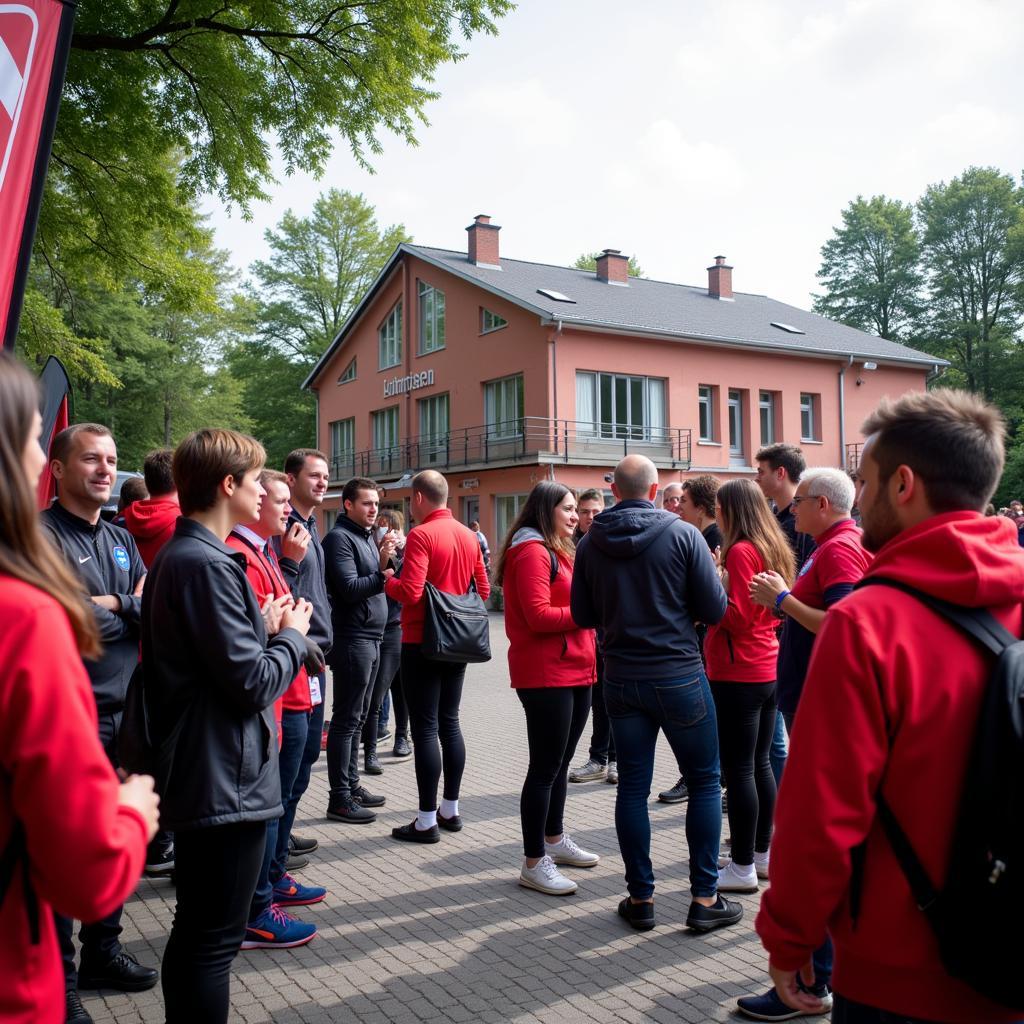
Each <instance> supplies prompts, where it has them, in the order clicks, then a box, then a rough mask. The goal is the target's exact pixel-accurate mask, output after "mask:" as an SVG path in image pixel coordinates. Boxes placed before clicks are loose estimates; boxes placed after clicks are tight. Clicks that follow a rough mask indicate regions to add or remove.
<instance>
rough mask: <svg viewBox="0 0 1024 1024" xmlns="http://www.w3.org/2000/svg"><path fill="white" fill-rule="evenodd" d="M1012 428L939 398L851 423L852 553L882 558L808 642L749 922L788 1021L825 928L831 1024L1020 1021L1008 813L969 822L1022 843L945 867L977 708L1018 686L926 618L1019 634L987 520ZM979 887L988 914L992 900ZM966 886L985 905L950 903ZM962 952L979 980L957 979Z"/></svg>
mask: <svg viewBox="0 0 1024 1024" xmlns="http://www.w3.org/2000/svg"><path fill="white" fill-rule="evenodd" d="M1004 430H1005V428H1004V425H1003V422H1002V419H1001V417H1000V414H999V413H998V411H997V410H996V409H994V408H993V407H992V406H989V405H986V404H985V403H984V402H983V401H982V400H981V399H979V398H977V397H976V396H974V395H971V394H968V393H966V392H958V391H952V390H943V389H939V390H935V391H932V392H929V393H918V392H913V393H909V394H906V395H904V396H903V397H901V398H900V399H899V400H898V401H896V402H890V401H889V400H883V402H882V403H881V405H880V406H879V407H878V409H877V410H876V411H875V412H874V413H873V414H872V415H871V416H869V417H868V419H867V420H866V421H865V423H864V425H863V427H862V431H863V433H864V435H865V437H866V438H867V441H866V443H865V445H864V449H863V451H862V455H861V461H860V466H859V469H858V481H857V482H858V488H859V502H858V504H859V507H860V511H861V516H862V525H863V529H864V536H863V543H864V545H865V547H867V548H868V549H869V550H872V551H874V552H875V555H876V557H875V559H874V561H873V562H872V564H871V566H870V567H869V569H868V571H867V573H866V575H865V577H864V580H863V582H862V586H861V587H860V588H858V589H857V590H855V591H854V592H853V593H852V594H850V595H849V596H847V597H845V598H844V599H843V600H842V601H841V602H840V603H838V604H837V605H835V606H834V607H832V608H831V609H830V610H829V612H828V615H827V616H826V617H825V620H824V623H823V625H822V627H821V630H820V632H819V633H818V636H817V640H816V643H815V646H814V652H813V654H812V657H811V662H810V666H809V668H808V672H807V677H806V681H805V685H804V689H803V693H802V695H801V699H800V706H799V708H798V710H797V713H796V719H795V723H794V739H793V746H792V751H791V754H790V759H789V763H788V764H787V766H786V771H785V781H784V784H783V786H782V790H781V794H780V799H779V802H778V806H777V809H776V832H775V837H774V839H773V844H772V862H771V882H772V884H771V887H770V888H769V889H768V890H767V892H766V893H765V894H764V896H763V898H762V902H761V911H760V913H759V914H758V917H757V922H756V927H757V931H758V934H759V935H760V936H761V940H762V942H763V943H764V945H765V948H766V949H767V950H768V954H769V958H770V973H771V976H772V980H773V982H774V984H775V988H776V992H777V994H778V995H779V997H780V999H782V1001H783V1002H784V1003H786V1005H788V1006H790V1007H792V1008H793V1009H794V1011H797V1012H795V1013H794V1014H793V1016H799V1015H802V1014H811V1013H814V1012H820V1008H819V1006H820V1001H819V1000H818V999H817V998H816V997H814V996H813V995H811V994H810V993H809V992H808V991H807V990H808V989H809V988H811V987H812V986H813V984H814V979H813V967H812V966H811V953H812V951H813V950H814V949H815V948H816V947H817V946H818V945H819V944H820V943H821V941H822V939H823V938H824V936H825V934H826V930H827V932H828V934H829V935H831V937H832V941H833V943H834V946H835V971H834V975H833V989H834V1006H833V1015H832V1020H833V1022H834V1024H869V1022H870V1024H880V1022H883V1021H892V1020H898V1021H900V1022H901V1024H902V1022H915V1021H944V1022H947V1024H978V1022H982V1021H984V1022H992V1024H1008V1022H1011V1021H1019V1020H1021V1019H1022V1018H1024V998H1022V995H1021V991H1022V990H1021V989H1020V987H1019V984H1018V983H1017V979H1016V969H1015V966H1014V962H1015V961H1016V960H1019V951H1020V942H1019V932H1018V931H1017V929H1019V918H1020V913H1021V911H1022V910H1024V907H1022V906H1021V905H1020V904H1021V893H1022V891H1024V890H1022V888H1021V887H1020V884H1019V883H1018V882H1016V881H1015V877H1016V876H1015V874H1014V869H1016V871H1017V873H1018V874H1019V872H1020V869H1021V864H1020V857H1019V855H1020V849H1021V816H1020V813H1019V806H1018V808H1017V809H1016V810H1017V813H1016V814H1015V815H1011V816H1008V817H1007V818H1006V819H1005V820H1001V819H999V818H998V817H997V816H996V817H993V816H989V819H988V820H986V821H982V822H981V823H980V825H979V830H980V831H981V832H982V833H984V830H985V829H986V828H988V827H993V828H998V827H1001V826H1002V827H1005V828H1006V829H1007V834H1008V835H1010V836H1011V837H1013V841H1012V842H1011V843H1010V844H1009V852H1007V853H1005V854H1003V857H1004V859H1003V860H993V862H992V863H991V864H990V865H988V866H986V867H985V868H984V874H983V875H982V877H981V878H980V879H979V878H977V877H974V876H973V875H971V874H970V873H969V872H965V871H963V870H961V869H957V870H955V871H954V870H951V867H950V865H951V864H952V863H954V862H959V861H960V859H961V853H962V850H961V849H960V847H961V845H962V844H963V843H964V842H965V841H966V842H968V843H970V842H971V841H972V836H971V835H970V834H965V832H964V831H963V830H962V829H961V828H960V822H961V820H962V818H963V815H964V813H965V809H967V810H968V811H969V809H970V808H971V806H972V805H974V804H976V802H977V801H979V800H986V799H988V798H989V797H990V795H991V794H989V793H987V792H979V791H978V788H977V787H976V786H975V784H974V783H973V782H971V783H968V781H967V779H968V775H969V773H973V772H975V770H976V758H975V756H974V753H973V751H974V748H975V740H976V736H982V737H985V730H986V729H987V727H988V726H990V725H991V724H992V723H991V720H990V719H991V716H992V715H993V714H996V715H999V709H998V705H997V704H993V705H992V706H991V707H992V708H994V709H995V710H994V711H993V710H991V709H990V708H988V707H987V706H986V707H985V710H984V711H983V701H985V700H987V695H988V694H989V692H990V690H991V688H992V687H994V686H996V687H1003V686H1005V685H1006V684H1007V683H1008V682H1011V683H1015V685H1016V686H1017V687H1018V692H1019V688H1020V685H1021V679H1020V677H1019V675H1018V676H1017V677H1016V678H1014V677H1013V676H1010V677H1007V676H1005V675H1002V674H994V672H993V668H994V665H995V661H996V659H995V658H994V657H993V656H992V655H991V654H990V653H989V652H988V650H987V649H986V646H984V645H983V644H982V643H979V642H978V641H977V640H975V639H973V638H972V637H971V636H970V635H969V633H968V632H967V631H966V629H964V628H962V627H961V626H959V625H957V624H955V623H954V622H953V621H951V620H950V619H949V618H948V617H947V615H946V614H944V613H942V612H941V611H937V610H936V607H933V606H931V605H930V604H929V602H933V601H935V600H938V601H941V602H948V603H949V604H952V605H959V606H960V614H962V615H964V616H966V618H967V619H968V620H970V621H983V620H987V621H990V622H992V623H993V625H994V626H995V631H996V632H1000V631H1001V630H1007V631H1009V633H1010V634H1012V637H1013V638H1016V637H1019V636H1020V635H1021V631H1022V626H1024V621H1022V619H1024V615H1022V601H1024V553H1022V552H1021V550H1020V547H1019V546H1018V544H1017V537H1016V531H1015V530H1014V528H1013V524H1012V523H1009V522H1008V521H1003V520H1002V519H1000V518H999V517H986V516H985V515H984V508H985V505H986V504H987V503H988V501H989V500H990V499H991V497H992V493H993V491H994V490H995V488H996V485H997V483H998V482H999V478H1000V475H1001V473H1002V469H1003V461H1004ZM882 581H887V583H888V585H870V584H872V583H875V584H881V582H882ZM900 587H908V588H913V589H914V590H916V591H917V592H919V594H920V595H921V596H918V595H917V594H915V593H907V592H905V591H903V590H901V589H898V588H900ZM1011 650H1017V649H1016V648H1011ZM1017 653H1019V651H1018V652H1017ZM1018 664H1019V662H1018ZM991 692H992V693H993V694H994V695H995V696H997V697H998V696H1000V695H1001V691H999V690H991ZM998 724H999V725H1000V727H1001V728H1003V732H1002V734H1001V735H1002V736H1003V737H1004V740H1003V741H1001V742H1005V744H1006V749H1004V750H1002V751H1001V753H1002V754H1003V755H1004V756H1005V755H1008V768H1007V770H1005V772H1004V774H1003V775H1002V776H1000V777H997V778H995V779H990V780H989V781H990V782H992V783H993V784H994V785H993V787H992V788H994V789H996V790H1001V791H1002V792H1004V793H1012V792H1014V787H1017V788H1018V789H1019V783H1020V778H1021V764H1022V753H1021V751H1022V745H1024V736H1022V732H1024V728H1022V723H1021V716H1020V709H1019V708H1018V709H1017V712H1016V719H1014V718H1013V717H1012V715H1011V714H1009V713H1003V714H1002V716H1001V720H1000V721H999V723H998ZM1013 725H1015V727H1016V729H1017V731H1016V732H1014V731H1013V729H1012V728H1011V726H1013ZM989 747H990V744H988V743H983V744H982V745H981V750H982V752H983V753H985V752H988V749H989ZM965 795H966V798H965ZM1018 799H1019V797H1018ZM809 809H811V810H810V812H809ZM889 812H891V816H892V821H894V822H895V823H896V827H897V828H898V830H899V834H900V835H901V836H903V837H905V841H906V846H907V847H908V848H910V849H912V851H913V853H914V854H915V855H916V858H917V859H918V860H919V861H920V865H921V868H922V869H923V873H924V875H925V876H926V877H927V882H928V884H929V885H930V886H931V887H933V888H934V889H935V890H937V891H939V892H940V893H941V894H942V895H941V897H940V900H939V903H938V904H937V906H940V907H945V908H946V909H947V910H948V909H949V908H950V907H952V908H953V909H954V910H955V911H956V912H957V913H958V914H959V917H958V919H957V920H956V921H955V924H956V927H955V928H953V929H951V930H950V931H948V932H947V933H946V940H947V941H946V942H944V944H943V946H942V947H940V944H939V941H938V938H937V935H936V932H935V931H934V930H933V928H932V924H931V918H930V917H929V916H928V913H932V914H934V908H929V909H928V913H926V912H925V911H923V910H922V909H919V906H918V901H917V899H915V895H914V892H913V891H912V886H911V882H910V881H909V879H908V874H907V870H906V868H905V866H904V865H901V861H905V860H906V857H905V856H904V854H905V851H903V853H901V854H900V855H897V850H896V847H895V846H894V845H893V839H892V838H890V835H891V834H893V829H892V827H891V822H890V821H889V820H888V819H887V814H888V813H889ZM993 835H996V833H993ZM980 839H981V843H982V846H984V845H987V843H988V837H987V836H986V835H985V834H981V836H980ZM1001 849H1002V848H1001ZM1013 852H1016V854H1017V855H1018V856H1017V859H1016V860H1014V858H1013V857H1012V856H1011V854H1012V853H1013ZM1007 864H1009V867H1010V870H1009V871H1007V870H1006V867H1007ZM915 885H916V887H920V879H916V880H915ZM990 885H991V886H994V887H997V888H994V889H992V890H991V891H992V892H994V893H995V894H996V905H997V906H998V907H999V909H998V910H997V911H995V912H993V911H991V910H990V909H989V906H990V904H989V902H987V901H986V900H985V898H984V895H985V890H986V889H987V888H988V887H989V886H990ZM972 886H973V887H974V891H975V892H976V893H977V894H980V895H976V896H975V897H974V898H973V899H971V900H959V901H958V896H959V895H960V894H961V893H962V892H963V891H965V887H972ZM1003 890H1005V891H1006V896H1005V897H1003V898H1001V899H1000V893H1001V892H1002V891H1003ZM925 906H926V908H927V904H925ZM954 949H955V951H956V952H957V953H958V954H959V955H960V956H961V957H962V956H963V955H964V954H965V951H966V954H967V956H968V957H969V958H973V966H974V967H976V968H979V965H980V968H979V969H978V970H975V971H974V972H973V973H972V972H969V971H964V970H963V969H962V967H961V966H960V965H958V964H956V963H954V958H953V957H952V956H951V955H950V953H951V950H954ZM968 975H969V976H970V980H967V977H968Z"/></svg>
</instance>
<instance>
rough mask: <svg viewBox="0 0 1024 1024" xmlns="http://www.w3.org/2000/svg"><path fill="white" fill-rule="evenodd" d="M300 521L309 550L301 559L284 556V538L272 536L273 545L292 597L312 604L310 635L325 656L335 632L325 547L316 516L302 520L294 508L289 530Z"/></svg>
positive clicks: (289, 518) (309, 637)
mask: <svg viewBox="0 0 1024 1024" xmlns="http://www.w3.org/2000/svg"><path fill="white" fill-rule="evenodd" d="M293 523H299V524H300V525H302V526H304V527H305V528H306V529H307V530H308V531H309V549H308V550H307V551H306V557H305V558H303V560H302V561H301V562H293V561H292V560H291V559H290V558H281V538H280V537H271V538H270V546H271V547H272V548H273V549H274V551H275V552H276V553H277V556H278V559H279V561H280V563H281V572H283V573H284V578H285V579H286V580H287V581H288V589H289V590H290V591H291V592H292V597H304V598H305V599H306V600H307V601H308V602H309V603H310V604H311V605H312V606H313V616H312V618H311V619H310V620H309V632H308V633H307V634H306V636H307V638H308V639H310V640H312V641H313V642H314V643H315V644H317V646H318V647H319V648H320V650H321V651H322V652H323V653H324V655H325V656H326V655H327V653H328V651H330V649H331V643H332V642H333V640H334V635H333V633H332V631H331V601H330V598H329V597H328V596H327V580H326V576H325V569H324V549H323V545H322V544H321V543H320V534H319V532H318V531H317V526H316V515H315V514H314V515H311V516H310V517H309V519H303V518H302V516H300V515H299V513H298V512H296V511H295V510H294V509H292V513H291V515H290V516H289V517H288V529H289V530H290V529H291V528H292V524H293Z"/></svg>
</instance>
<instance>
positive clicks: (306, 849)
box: [288, 835, 320, 853]
mask: <svg viewBox="0 0 1024 1024" xmlns="http://www.w3.org/2000/svg"><path fill="white" fill-rule="evenodd" d="M319 845H320V844H319V843H318V842H317V841H316V840H315V839H312V838H310V839H303V838H302V836H297V835H291V836H289V837H288V849H289V851H291V852H292V853H312V852H313V851H314V850H315V849H316V848H317V847H318V846H319Z"/></svg>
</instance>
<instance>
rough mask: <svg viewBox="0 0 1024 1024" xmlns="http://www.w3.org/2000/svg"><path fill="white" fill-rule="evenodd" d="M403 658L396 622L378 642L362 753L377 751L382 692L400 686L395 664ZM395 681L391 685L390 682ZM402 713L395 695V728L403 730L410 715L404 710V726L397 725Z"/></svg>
mask: <svg viewBox="0 0 1024 1024" xmlns="http://www.w3.org/2000/svg"><path fill="white" fill-rule="evenodd" d="M401 661H402V627H401V626H400V625H397V624H396V625H395V626H393V627H392V628H391V629H386V630H385V631H384V639H383V640H382V641H381V642H380V662H379V664H378V665H377V677H376V679H375V680H374V683H373V692H372V693H371V694H370V709H369V711H368V712H367V713H366V721H365V722H364V723H363V753H364V755H365V756H366V757H369V756H370V754H376V753H377V730H378V729H379V727H380V706H381V704H383V703H384V694H386V693H387V692H388V690H398V691H400V690H401V689H402V684H401V682H400V679H401V676H400V673H399V671H398V667H399V665H400V664H401ZM393 682H396V683H398V685H397V686H394V687H393V686H392V683H393ZM402 710H403V711H404V710H405V701H404V700H402ZM400 718H401V713H400V711H399V708H398V698H397V697H396V698H395V731H396V732H405V731H406V730H407V729H408V728H409V716H408V712H406V718H405V729H399V722H400Z"/></svg>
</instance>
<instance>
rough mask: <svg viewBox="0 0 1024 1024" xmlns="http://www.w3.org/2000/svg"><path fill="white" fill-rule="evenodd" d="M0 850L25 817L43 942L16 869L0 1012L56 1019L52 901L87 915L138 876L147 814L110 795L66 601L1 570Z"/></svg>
mask: <svg viewBox="0 0 1024 1024" xmlns="http://www.w3.org/2000/svg"><path fill="white" fill-rule="evenodd" d="M0 622H2V623H3V628H2V629H0V850H4V849H6V847H7V843H8V840H9V838H10V835H11V827H12V825H13V822H14V820H15V819H17V820H18V821H20V822H21V824H22V825H23V826H24V829H25V834H26V837H27V843H28V857H29V861H30V863H31V878H32V885H33V888H34V889H35V892H36V896H37V899H38V904H39V929H40V941H39V943H38V944H36V945H33V944H32V942H31V941H30V937H29V921H28V914H27V911H26V907H25V901H24V897H23V890H22V868H21V867H20V866H19V867H17V868H16V869H15V872H14V876H13V878H12V879H11V884H10V886H9V887H8V889H7V892H6V894H5V895H4V898H3V902H2V903H0V965H2V966H0V1020H2V1021H4V1022H5V1024H63V1021H64V969H63V966H62V964H61V958H60V950H59V948H58V946H57V934H56V932H55V930H54V925H53V912H52V911H53V910H57V911H58V912H60V913H61V914H65V915H66V916H68V917H73V918H77V919H78V920H85V921H95V920H98V919H99V918H101V917H103V916H105V915H106V914H109V913H110V912H111V911H112V910H113V909H114V908H115V907H117V906H119V905H120V904H122V903H123V902H124V901H125V900H126V899H127V898H128V896H129V895H130V894H131V892H132V891H133V890H134V888H135V885H136V883H137V882H138V880H139V878H140V876H141V875H142V867H143V864H144V863H145V860H146V823H145V822H144V821H143V819H142V816H141V815H140V814H139V813H138V812H137V811H134V810H131V809H129V808H127V807H121V806H119V805H118V802H117V793H118V785H119V783H118V780H117V776H116V775H115V774H114V769H113V768H111V767H110V762H109V761H108V760H107V757H106V754H104V753H103V748H102V747H101V746H100V741H99V735H98V733H99V726H98V723H97V720H96V702H95V700H94V699H93V695H92V687H91V686H90V685H89V677H88V676H87V675H86V674H85V668H84V667H83V665H82V659H81V657H79V654H78V648H77V647H76V646H75V641H74V637H73V635H72V633H71V626H70V625H69V623H68V619H67V616H66V615H65V614H64V609H63V608H61V607H60V605H59V604H57V602H56V601H55V600H53V598H51V597H50V596H49V595H47V594H44V593H43V592H42V591H40V590H37V589H36V588H35V587H31V586H29V585H28V584H26V583H22V582H20V581H18V580H13V579H11V578H10V577H9V576H0Z"/></svg>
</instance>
